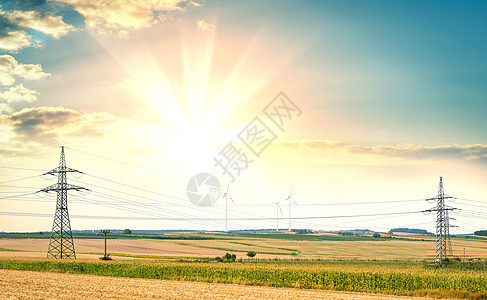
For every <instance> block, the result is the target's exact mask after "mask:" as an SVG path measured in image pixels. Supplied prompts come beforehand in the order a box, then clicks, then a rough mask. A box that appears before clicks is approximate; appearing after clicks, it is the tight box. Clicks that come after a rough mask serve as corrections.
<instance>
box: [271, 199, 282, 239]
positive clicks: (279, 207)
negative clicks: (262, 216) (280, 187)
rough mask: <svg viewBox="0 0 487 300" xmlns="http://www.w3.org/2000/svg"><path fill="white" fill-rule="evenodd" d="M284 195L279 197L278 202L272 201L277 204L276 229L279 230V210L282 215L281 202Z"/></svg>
mask: <svg viewBox="0 0 487 300" xmlns="http://www.w3.org/2000/svg"><path fill="white" fill-rule="evenodd" d="M281 200H282V197H281V198H280V199H279V201H277V202H272V203H274V204H275V205H276V231H279V211H281V215H282V209H281V206H280V205H279V203H281Z"/></svg>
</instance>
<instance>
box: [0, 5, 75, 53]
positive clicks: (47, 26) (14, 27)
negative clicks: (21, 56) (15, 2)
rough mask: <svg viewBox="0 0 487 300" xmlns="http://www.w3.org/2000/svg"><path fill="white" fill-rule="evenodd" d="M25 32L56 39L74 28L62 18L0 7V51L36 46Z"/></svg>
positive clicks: (32, 11)
mask: <svg viewBox="0 0 487 300" xmlns="http://www.w3.org/2000/svg"><path fill="white" fill-rule="evenodd" d="M26 30H35V31H39V32H42V33H44V34H45V35H48V36H51V37H53V38H55V39H58V38H60V37H62V36H64V35H66V34H68V33H69V32H70V31H73V30H75V28H74V26H72V25H69V24H66V23H64V21H63V19H62V17H60V16H55V15H50V14H45V13H41V12H39V11H34V10H25V11H24V10H10V11H4V10H2V8H1V7H0V49H4V50H8V51H12V52H15V51H18V50H20V49H22V48H24V47H31V46H38V44H39V43H38V42H37V41H35V40H33V38H32V36H31V35H30V34H28V33H27V31H26Z"/></svg>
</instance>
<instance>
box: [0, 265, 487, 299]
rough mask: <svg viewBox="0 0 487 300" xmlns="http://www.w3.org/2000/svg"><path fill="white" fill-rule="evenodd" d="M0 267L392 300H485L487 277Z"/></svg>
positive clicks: (171, 267) (170, 267) (174, 267)
mask: <svg viewBox="0 0 487 300" xmlns="http://www.w3.org/2000/svg"><path fill="white" fill-rule="evenodd" d="M0 268H1V269H15V270H30V271H42V272H46V271H56V272H67V273H77V274H92V275H101V276H116V277H133V278H149V279H169V280H190V281H203V282H218V283H230V284H247V285H264V286H271V287H291V288H306V289H326V290H339V291H358V292H372V293H389V294H396V295H418V294H424V293H425V292H424V291H443V292H442V293H441V294H442V295H443V294H444V296H446V297H451V296H455V295H456V294H458V292H461V293H460V294H461V295H462V296H461V297H468V295H476V296H475V297H474V298H478V297H480V298H482V299H487V277H485V276H469V275H462V274H456V275H454V276H451V274H450V275H449V276H446V275H441V274H440V275H423V274H407V273H385V274H381V273H371V272H359V273H354V272H338V271H313V270H303V269H286V268H277V269H276V268H267V267H266V266H265V265H262V266H254V267H252V268H245V267H242V266H239V267H234V266H233V264H232V265H228V264H214V265H213V264H191V263H180V264H175V263H159V264H138V263H114V262H110V263H88V262H59V261H15V260H0ZM480 298H479V299H480Z"/></svg>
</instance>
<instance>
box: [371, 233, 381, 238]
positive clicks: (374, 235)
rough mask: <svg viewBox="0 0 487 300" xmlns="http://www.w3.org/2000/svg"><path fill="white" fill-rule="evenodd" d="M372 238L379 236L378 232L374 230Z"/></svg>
mask: <svg viewBox="0 0 487 300" xmlns="http://www.w3.org/2000/svg"><path fill="white" fill-rule="evenodd" d="M372 237H373V238H380V234H379V233H378V232H374V234H373V235H372Z"/></svg>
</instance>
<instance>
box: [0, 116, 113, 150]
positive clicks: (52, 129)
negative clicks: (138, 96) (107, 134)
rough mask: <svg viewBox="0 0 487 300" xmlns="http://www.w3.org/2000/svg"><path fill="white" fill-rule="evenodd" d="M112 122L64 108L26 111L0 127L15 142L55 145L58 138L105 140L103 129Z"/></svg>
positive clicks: (109, 118) (5, 119)
mask: <svg viewBox="0 0 487 300" xmlns="http://www.w3.org/2000/svg"><path fill="white" fill-rule="evenodd" d="M114 119H115V117H114V116H112V115H110V114H108V113H85V112H80V111H77V110H74V109H68V108H64V107H37V108H26V109H23V110H21V111H20V112H16V113H13V114H11V115H9V116H4V117H2V118H1V119H0V125H2V126H4V127H8V128H9V129H10V132H12V133H13V139H14V140H16V141H19V140H24V141H29V142H36V143H40V144H48V145H55V144H56V143H57V140H58V139H59V138H61V139H62V138H65V137H68V136H75V137H76V138H83V137H91V138H101V137H103V136H104V133H103V125H106V124H108V123H110V122H111V121H113V120H114Z"/></svg>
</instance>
